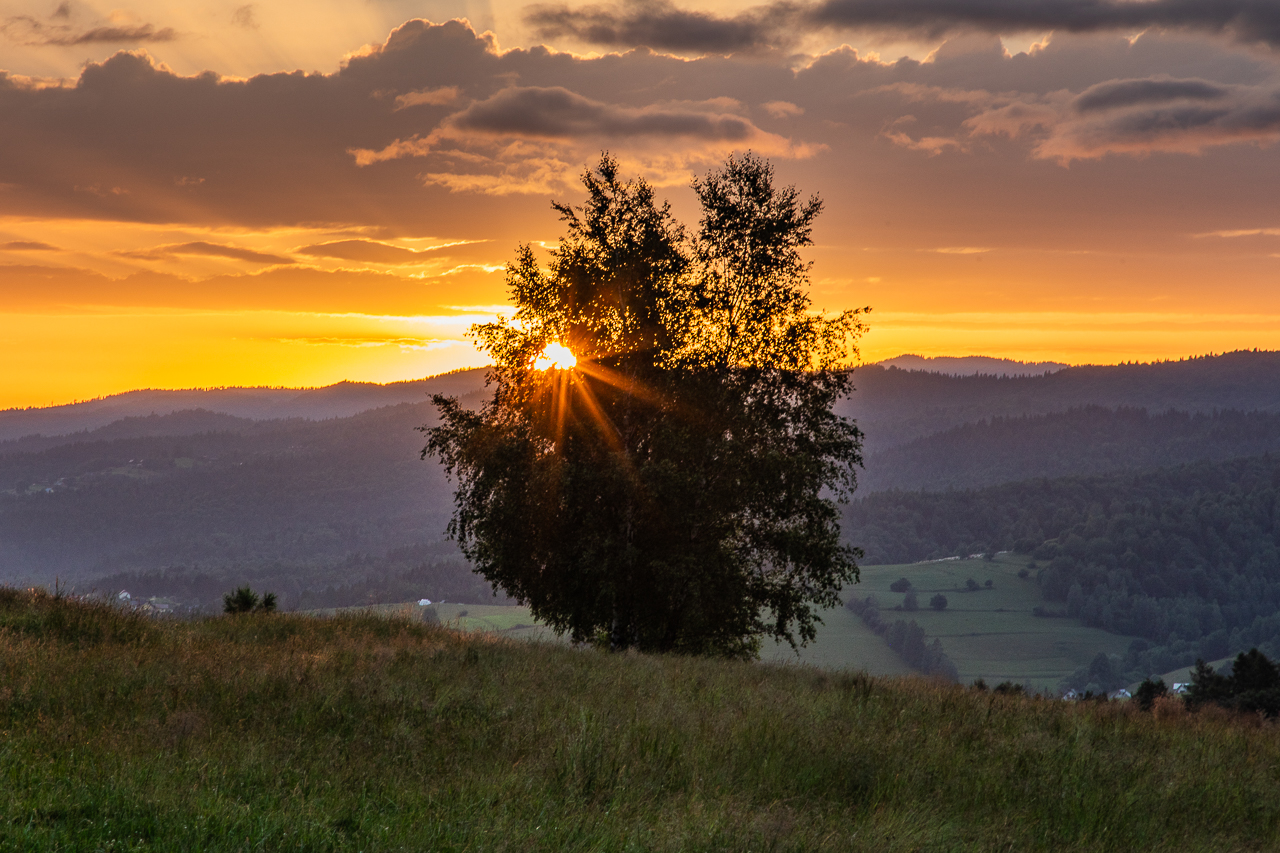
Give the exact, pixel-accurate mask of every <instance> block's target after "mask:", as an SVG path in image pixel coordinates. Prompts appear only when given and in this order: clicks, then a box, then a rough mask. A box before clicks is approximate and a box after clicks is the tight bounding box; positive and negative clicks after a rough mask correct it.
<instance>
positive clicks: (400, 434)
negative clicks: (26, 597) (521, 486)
mask: <svg viewBox="0 0 1280 853" xmlns="http://www.w3.org/2000/svg"><path fill="white" fill-rule="evenodd" d="M435 417H436V414H435V407H434V406H432V405H431V404H430V403H428V402H424V403H417V404H412V405H410V404H402V405H399V406H392V407H388V408H384V409H377V410H374V411H371V412H366V413H364V414H361V415H357V416H354V417H351V418H343V419H337V420H329V421H319V422H314V421H306V420H289V421H272V422H254V421H237V420H234V419H231V420H227V419H225V417H224V416H213V419H212V420H211V416H210V415H209V414H208V413H203V414H201V413H180V414H176V415H168V416H162V417H157V418H155V419H143V420H144V421H147V423H146V424H145V426H146V427H147V430H148V431H150V432H153V433H157V434H153V435H144V436H134V437H126V438H113V439H105V438H104V439H98V440H85V441H77V442H74V443H68V444H61V445H58V446H56V447H52V448H48V449H44V450H41V451H38V452H26V453H20V452H14V453H9V454H7V455H3V456H0V486H7V487H8V488H7V490H6V489H2V488H0V579H2V580H4V581H5V582H9V583H12V582H17V581H23V580H33V581H38V582H42V583H45V582H49V583H51V582H52V580H53V578H54V576H55V575H56V576H58V577H61V578H62V579H63V580H64V581H67V580H70V581H72V582H82V583H83V582H87V581H89V580H91V579H92V578H94V577H98V576H102V575H110V574H119V573H122V572H125V573H143V574H148V573H155V572H159V571H161V570H165V569H167V570H169V573H170V574H171V575H173V576H174V577H175V578H176V575H177V574H181V573H183V572H186V573H197V574H198V573H205V574H212V575H213V576H215V577H216V578H218V579H219V582H220V583H226V582H229V581H235V580H236V579H237V578H238V579H239V580H240V582H245V581H248V580H254V581H255V582H256V581H257V578H258V577H272V578H276V579H277V581H278V582H279V583H280V584H282V585H281V586H278V587H277V588H276V591H278V592H280V593H282V594H285V595H286V596H287V599H288V600H287V601H286V602H285V603H286V604H288V605H292V604H296V603H297V602H298V600H299V599H298V595H300V594H301V593H302V592H303V591H304V590H307V589H310V590H312V591H316V590H323V589H325V588H327V587H328V586H331V585H335V584H336V585H338V586H341V585H343V584H347V585H350V584H353V583H357V582H363V579H364V576H365V575H366V574H369V573H379V572H380V573H382V574H384V575H386V574H388V573H391V574H394V573H396V572H400V573H404V572H407V571H409V570H411V569H415V570H417V569H421V568H422V565H423V562H424V561H427V562H430V561H432V560H437V557H439V558H440V559H444V558H445V557H446V556H447V555H448V554H450V553H456V552H454V551H453V549H452V547H451V546H450V547H443V548H442V546H440V544H439V543H441V541H442V539H443V537H444V529H445V524H446V522H447V519H448V516H449V512H450V509H451V503H452V502H451V498H452V493H451V490H450V489H449V486H448V484H447V482H446V481H445V478H444V475H443V472H442V471H441V469H440V467H439V465H438V464H436V463H434V462H423V461H421V460H419V458H418V454H419V452H420V451H421V449H422V445H423V443H424V439H423V436H422V435H421V433H419V432H416V431H415V429H414V428H415V427H417V426H419V425H421V424H424V423H434V422H435ZM210 423H214V424H216V425H218V426H220V427H221V429H219V430H217V431H210V432H202V433H196V434H190V435H174V434H165V433H167V432H170V431H171V430H174V429H179V428H180V427H181V426H182V425H187V426H190V425H193V424H195V425H208V424H210ZM133 426H137V425H136V424H135V425H133ZM124 431H125V432H134V431H136V430H134V429H132V428H130V429H127V430H124ZM108 432H110V430H108ZM406 548H407V549H411V551H406V550H405V549H406ZM412 549H417V550H412ZM388 555H390V556H388ZM432 555H435V556H432ZM428 558H430V559H428ZM353 561H354V562H353ZM437 561H438V560H437ZM446 574H449V578H448V579H445V580H442V581H441V583H442V584H443V585H444V586H447V587H449V596H448V597H450V598H451V599H457V598H459V597H460V595H459V590H460V589H465V588H470V587H475V586H477V584H476V583H475V580H474V578H473V577H472V576H470V572H469V570H467V569H466V568H465V566H463V565H462V564H461V563H460V562H459V563H458V564H457V565H456V566H454V568H453V569H450V570H449V572H446ZM183 584H186V582H185V581H183ZM183 584H176V586H183ZM186 586H189V584H186ZM479 586H483V584H480V585H479ZM183 588H186V587H185V586H184V587H183ZM484 591H485V592H486V593H487V589H486V590H484ZM418 595H427V596H431V597H439V596H441V592H440V591H439V590H438V589H436V588H432V587H431V586H430V585H426V586H425V587H424V586H420V587H419V589H418ZM334 603H359V602H358V601H336V602H334Z"/></svg>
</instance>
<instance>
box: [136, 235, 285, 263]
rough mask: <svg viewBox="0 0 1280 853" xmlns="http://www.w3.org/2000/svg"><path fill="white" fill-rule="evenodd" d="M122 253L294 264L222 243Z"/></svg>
mask: <svg viewBox="0 0 1280 853" xmlns="http://www.w3.org/2000/svg"><path fill="white" fill-rule="evenodd" d="M120 254H121V255H123V256H125V257H128V258H137V259H139V260H148V261H155V260H166V259H168V258H171V257H173V256H174V255H195V256H204V257H211V258H230V259H231V260H234V261H249V262H251V263H255V264H292V263H295V261H294V260H293V258H287V257H284V256H283V255H272V254H269V253H267V252H255V251H254V250H252V249H241V248H238V247H236V246H224V245H222V244H221V243H205V242H203V241H196V242H192V243H173V244H170V245H167V246H156V247H155V248H153V249H142V250H138V251H132V252H121V253H120Z"/></svg>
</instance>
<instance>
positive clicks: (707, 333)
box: [423, 154, 862, 657]
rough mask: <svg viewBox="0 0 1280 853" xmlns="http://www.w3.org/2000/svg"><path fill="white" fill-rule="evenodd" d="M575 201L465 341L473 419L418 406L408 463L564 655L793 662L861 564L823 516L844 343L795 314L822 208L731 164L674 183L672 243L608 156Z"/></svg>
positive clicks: (840, 443) (800, 307) (802, 306)
mask: <svg viewBox="0 0 1280 853" xmlns="http://www.w3.org/2000/svg"><path fill="white" fill-rule="evenodd" d="M583 183H584V184H585V187H586V192H587V200H586V203H585V204H584V205H583V206H582V207H579V208H575V207H570V206H568V205H559V204H557V205H555V208H556V210H558V211H559V212H560V214H561V217H562V219H563V221H564V223H565V226H566V234H565V236H564V238H563V239H562V240H561V242H560V244H559V246H558V247H557V248H556V249H555V250H554V251H552V253H551V258H550V265H549V267H548V268H545V269H544V268H543V267H541V266H540V265H539V263H538V261H537V259H536V257H535V256H534V253H533V251H532V249H531V248H530V247H529V246H522V247H521V248H520V249H519V251H518V254H517V257H516V259H515V260H514V261H513V262H512V263H510V264H509V265H508V267H507V282H508V286H509V287H510V290H511V296H512V300H513V301H514V303H515V308H516V312H515V317H514V320H513V322H497V323H489V324H485V325H480V326H477V327H475V328H473V330H472V331H473V334H474V335H475V337H476V338H477V340H478V342H479V344H480V346H481V347H482V348H483V349H484V350H485V351H487V352H488V354H489V355H490V356H491V357H492V358H493V361H494V367H493V369H492V371H491V373H490V385H491V387H492V388H493V397H492V399H491V400H489V401H488V402H487V403H486V404H485V405H484V406H483V408H482V409H480V410H479V411H472V410H470V409H467V408H465V407H463V406H462V405H460V404H459V403H458V401H457V400H455V399H451V398H445V397H441V396H437V397H435V398H434V401H435V403H436V405H437V406H439V408H440V411H441V415H442V422H441V425H440V426H438V427H435V428H433V429H430V430H428V433H429V441H428V444H427V447H426V449H425V450H424V451H423V455H424V456H426V455H427V454H436V455H439V456H440V457H441V459H442V460H443V461H444V464H445V467H446V470H447V471H448V472H449V474H450V476H452V477H454V478H455V479H456V481H457V486H458V487H457V494H456V512H455V514H454V516H453V519H452V521H451V523H450V528H449V531H450V534H451V535H452V536H453V537H454V538H456V539H457V540H458V542H459V543H460V545H461V547H462V549H463V552H464V553H465V554H466V556H467V557H468V559H470V560H471V562H472V564H473V565H474V567H475V569H476V570H477V571H478V572H480V573H481V574H482V575H483V576H484V577H485V578H487V579H488V580H489V581H491V582H492V583H494V584H495V585H497V586H499V587H501V588H502V589H503V590H505V591H506V592H507V593H508V594H509V595H511V596H513V597H514V598H516V599H518V600H519V601H521V602H524V603H527V604H528V605H529V606H530V608H531V609H532V610H533V613H534V614H535V615H536V616H537V617H539V618H540V619H542V620H544V621H545V622H547V623H548V624H550V625H551V626H552V627H553V628H555V629H556V630H557V631H559V632H562V633H567V634H568V635H569V636H570V637H571V638H572V639H573V640H575V641H592V640H598V641H607V642H608V644H609V646H610V648H612V649H615V650H616V649H623V648H638V649H641V650H646V651H678V652H688V653H707V654H719V655H727V656H735V657H752V656H754V655H755V654H757V652H758V649H759V643H760V639H761V638H762V637H765V636H773V637H776V638H778V639H780V640H785V641H788V642H791V643H792V644H794V643H795V642H796V640H797V638H798V639H799V641H800V642H801V643H805V642H808V641H809V640H812V639H813V637H814V632H815V627H816V624H817V623H818V622H819V621H820V620H819V619H818V616H817V611H818V610H819V609H821V608H824V607H829V606H833V605H837V604H838V599H837V593H838V592H839V590H840V588H841V586H842V585H843V584H845V583H849V582H852V581H855V580H856V579H857V577H858V568H857V563H856V561H855V558H856V557H857V556H858V555H859V552H858V551H857V550H856V549H854V548H850V547H848V546H846V545H842V544H841V543H840V539H839V527H838V511H837V507H836V505H835V502H836V501H842V500H845V499H847V497H848V495H849V493H850V492H852V490H853V488H854V486H855V484H856V479H855V468H856V466H857V465H859V464H860V462H861V459H860V455H859V454H860V449H861V434H860V433H859V431H858V429H857V427H856V426H855V425H854V423H853V422H852V421H850V420H848V419H845V418H842V417H840V416H838V415H836V414H835V413H834V411H833V407H834V404H835V403H836V401H837V400H838V399H839V398H840V397H841V396H842V395H844V394H846V393H848V392H849V391H851V390H852V387H851V385H850V380H849V374H848V371H847V369H845V368H846V367H847V365H848V362H849V360H850V359H851V358H852V357H853V356H854V355H855V354H856V342H857V337H858V335H859V334H860V333H861V331H862V324H861V319H860V316H859V312H857V311H846V312H844V313H842V314H839V315H837V316H833V317H827V316H824V315H820V314H817V313H814V312H813V311H812V310H811V307H810V302H809V297H808V295H807V292H806V289H807V284H808V269H809V266H808V264H807V263H805V262H804V261H803V260H802V258H801V256H800V249H801V248H802V247H804V246H806V245H808V244H809V243H810V242H811V237H810V231H811V227H812V223H813V220H814V218H815V217H816V216H817V215H818V214H819V212H820V211H821V207H822V206H821V202H819V201H818V200H817V199H816V198H811V199H809V200H808V201H802V200H801V199H800V198H799V197H798V195H797V193H796V191H795V189H794V188H791V187H787V188H782V189H780V188H777V187H775V186H774V183H773V171H772V168H771V167H770V166H769V164H768V163H766V162H763V161H761V160H759V159H758V158H755V157H753V156H751V155H749V154H748V155H746V156H744V157H741V158H730V159H729V160H728V161H727V162H726V163H725V165H724V166H723V167H722V168H720V169H719V170H717V171H714V172H712V173H711V174H709V175H707V176H706V177H705V178H704V179H702V180H698V181H695V182H694V184H693V188H694V190H695V192H696V193H697V195H698V198H699V200H700V201H701V203H702V211H703V216H702V220H701V222H700V223H699V226H698V228H697V230H696V232H695V233H693V234H691V235H690V234H687V233H686V231H685V229H683V228H682V227H681V226H680V225H679V224H678V223H676V222H675V221H674V219H673V218H672V216H671V213H670V210H669V208H668V207H667V205H665V204H663V205H661V206H659V205H658V204H657V203H656V202H655V200H654V194H653V190H652V189H651V188H650V187H649V186H648V185H647V184H646V183H645V182H644V181H642V180H633V181H623V180H621V179H620V177H619V174H618V164H617V162H616V161H614V160H612V159H611V158H609V157H608V156H607V155H606V156H604V157H602V158H601V161H600V164H599V166H598V167H597V168H596V169H595V170H593V171H588V172H586V173H585V174H584V175H583ZM566 350H567V351H570V352H572V354H573V357H576V364H572V358H566V357H564V353H565V351H566ZM557 353H560V354H561V357H560V358H559V360H558V362H557V361H556V360H555V356H556V354H557Z"/></svg>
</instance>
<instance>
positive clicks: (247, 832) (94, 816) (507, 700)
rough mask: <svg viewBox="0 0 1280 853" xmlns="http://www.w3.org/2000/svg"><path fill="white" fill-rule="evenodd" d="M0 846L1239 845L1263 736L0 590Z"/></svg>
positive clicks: (861, 683)
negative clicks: (186, 617) (153, 617)
mask: <svg viewBox="0 0 1280 853" xmlns="http://www.w3.org/2000/svg"><path fill="white" fill-rule="evenodd" d="M0 677H2V680H0V685H2V686H0V774H2V778H3V779H4V780H5V784H4V785H2V786H0V848H3V849H5V850H19V851H43V850H95V849H98V850H148V851H159V850H166V851H167V850H174V851H177V850H181V851H190V850H209V851H220V850H228V851H229V850H237V851H239V850H285V849H290V850H292V849H300V850H352V851H355V850H362V851H378V850H458V851H463V850H487V851H505V850H520V851H530V850H548V851H587V850H591V851H615V850H616V851H623V850H672V851H675V850H679V851H689V850H744V851H745V850H796V851H800V850H804V851H821V850H855V851H856V850H868V851H871V850H874V851H896V850H1061V849H1072V850H1084V851H1103V850H1125V851H1127V850H1135V849H1140V850H1178V851H1186V850H1245V849H1274V848H1275V846H1276V845H1277V844H1278V843H1280V801H1277V800H1276V798H1275V797H1274V796H1273V794H1274V790H1275V782H1276V779H1275V769H1274V768H1275V767H1276V766H1280V740H1277V739H1276V738H1275V737H1274V729H1273V727H1272V726H1270V725H1262V724H1260V723H1259V722H1258V721H1257V720H1256V719H1241V720H1232V719H1230V718H1228V717H1226V716H1225V712H1212V713H1211V712H1201V713H1199V714H1196V715H1188V714H1186V713H1184V712H1183V711H1182V710H1181V706H1180V705H1178V704H1177V703H1176V702H1172V701H1169V702H1165V703H1163V704H1161V705H1160V706H1158V708H1157V714H1155V715H1154V716H1148V715H1142V714H1139V713H1138V712H1136V711H1135V710H1133V709H1132V708H1128V707H1123V706H1119V705H1096V704H1092V703H1090V704H1087V705H1072V704H1068V703H1063V702H1057V701H1051V700H1035V699H1028V698H1021V697H1014V696H1002V695H994V694H992V693H989V692H985V693H979V692H975V691H968V690H965V689H964V688H959V687H943V686H937V685H931V684H928V683H925V682H922V681H916V680H905V681H886V680H877V679H873V678H868V677H864V676H854V675H841V676H836V675H830V674H824V673H820V672H817V671H814V670H809V669H804V668H796V667H784V668H778V667H770V666H764V665H751V664H737V663H721V662H716V661H708V660H698V659H689V658H655V657H645V656H636V655H617V656H610V655H606V654H603V653H599V652H595V651H587V650H574V649H571V648H568V647H565V646H561V645H554V644H546V645H537V644H527V643H519V642H509V641H502V640H497V639H494V638H492V637H488V636H483V635H474V634H470V635H468V634H460V633H455V632H451V631H449V630H447V629H442V628H433V627H429V626H424V625H414V624H411V623H408V622H398V621H395V620H388V619H382V618H374V617H364V618H335V619H310V618H303V617H289V616H266V617H239V618H236V617H232V618H219V619H209V620H205V621H198V622H189V623H181V622H171V623H165V622H160V623H157V622H150V621H147V620H145V619H143V618H140V617H137V616H133V615H130V614H122V613H119V612H117V611H112V610H110V609H107V608H105V607H102V606H94V605H85V604H82V603H77V602H73V601H66V600H61V601H60V600H55V599H53V598H51V597H49V596H47V595H40V594H37V595H32V594H28V593H23V592H15V591H12V590H5V591H3V592H0Z"/></svg>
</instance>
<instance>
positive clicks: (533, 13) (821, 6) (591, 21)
mask: <svg viewBox="0 0 1280 853" xmlns="http://www.w3.org/2000/svg"><path fill="white" fill-rule="evenodd" d="M525 20H526V22H527V23H528V24H530V25H531V26H532V27H534V29H535V31H536V32H538V33H539V34H540V35H542V36H543V37H544V38H555V37H562V36H569V37H572V38H575V39H577V40H579V41H582V42H586V43H589V44H598V45H605V46H610V47H618V46H638V45H645V46H648V47H652V48H656V49H659V50H672V51H677V52H706V53H726V52H738V51H753V50H759V49H762V48H771V47H778V46H785V45H787V44H789V43H791V41H793V40H794V38H795V37H796V36H797V35H799V34H803V33H806V32H813V31H820V30H826V29H835V30H875V31H888V32H896V33H901V34H906V35H914V36H925V37H929V38H939V37H941V36H945V35H948V34H950V33H954V32H960V31H979V32H987V33H995V34H1004V33H1013V32H1044V31H1048V30H1055V31H1064V32H1073V33H1092V32H1105V31H1121V32H1135V31H1140V30H1144V29H1148V28H1152V27H1155V28H1163V29H1179V30H1191V31H1195V32H1202V33H1213V34H1219V33H1221V34H1229V35H1231V36H1233V37H1235V38H1237V39H1240V40H1241V41H1246V42H1261V43H1264V44H1268V45H1272V46H1277V45H1280V3H1277V2H1275V0H824V1H823V2H818V3H798V2H793V0H778V2H774V3H769V4H766V5H762V6H757V7H755V8H753V9H749V10H747V11H745V12H740V13H738V14H736V15H731V16H717V15H714V14H711V13H706V12H698V11H693V10H687V9H680V8H678V7H675V6H673V5H671V4H670V3H667V2H664V0H657V1H656V2H648V0H640V2H630V3H622V4H617V5H612V6H599V5H592V6H584V7H580V8H577V9H571V8H570V7H568V6H565V5H535V6H530V7H528V10H527V12H526V18H525Z"/></svg>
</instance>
